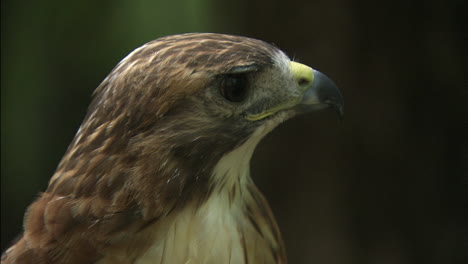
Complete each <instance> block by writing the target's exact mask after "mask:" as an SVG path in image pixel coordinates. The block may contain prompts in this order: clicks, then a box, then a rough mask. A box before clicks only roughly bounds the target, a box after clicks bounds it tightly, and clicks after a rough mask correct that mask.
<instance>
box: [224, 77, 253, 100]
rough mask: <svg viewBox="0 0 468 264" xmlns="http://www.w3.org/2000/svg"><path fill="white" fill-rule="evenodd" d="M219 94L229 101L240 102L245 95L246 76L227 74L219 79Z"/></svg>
mask: <svg viewBox="0 0 468 264" xmlns="http://www.w3.org/2000/svg"><path fill="white" fill-rule="evenodd" d="M220 92H221V95H222V96H223V97H224V98H225V99H226V100H228V101H230V102H235V103H239V102H242V101H243V100H244V99H245V97H246V95H247V76H246V75H245V74H228V75H225V76H224V78H223V79H222V80H221V86H220Z"/></svg>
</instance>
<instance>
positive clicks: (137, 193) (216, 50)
mask: <svg viewBox="0 0 468 264" xmlns="http://www.w3.org/2000/svg"><path fill="white" fill-rule="evenodd" d="M342 105H343V101H342V97H341V95H340V92H339V91H338V89H337V88H336V87H335V85H334V84H333V82H332V81H330V80H329V79H328V78H327V77H326V76H325V75H323V74H321V73H320V72H318V71H315V70H313V69H311V68H310V67H308V66H305V65H303V64H299V63H296V62H292V61H291V60H290V59H289V58H288V57H287V56H286V55H285V54H284V53H283V52H281V51H280V50H279V49H278V48H276V47H275V46H273V45H270V44H267V43H265V42H262V41H259V40H255V39H250V38H245V37H239V36H229V35H221V34H183V35H175V36H169V37H164V38H160V39H157V40H155V41H152V42H149V43H148V44H145V45H143V46H142V47H140V48H138V49H136V50H135V51H133V52H132V53H130V55H128V56H127V57H126V58H124V59H123V60H122V61H121V62H120V63H119V64H118V65H117V66H116V67H115V68H114V69H113V70H112V72H111V73H110V74H109V76H107V78H106V79H105V80H104V81H103V82H102V84H101V85H100V86H99V87H98V88H97V89H96V91H95V93H94V98H93V101H92V103H91V105H90V107H89V111H88V114H87V116H86V117H85V120H84V121H83V124H82V125H81V127H80V129H79V130H78V132H77V134H76V136H75V138H74V139H73V141H72V143H71V144H70V147H69V148H68V150H67V152H66V153H65V155H64V157H63V159H62V161H61V162H60V164H59V166H58V168H57V171H56V172H55V174H54V175H53V177H52V178H51V180H50V182H49V186H48V188H47V190H46V191H45V192H44V193H42V194H41V195H40V197H39V198H38V199H37V200H36V201H35V202H34V203H33V204H32V205H31V206H30V207H29V209H28V210H27V212H26V214H25V218H24V234H23V236H22V238H21V239H20V240H19V241H18V242H17V243H16V244H14V245H13V246H12V247H11V248H10V249H8V250H7V251H6V252H5V253H4V256H3V258H2V262H3V263H39V264H40V263H80V264H82V263H101V264H107V263H114V264H119V263H135V264H145V263H155V264H174V263H176V264H177V263H181V264H182V263H183V264H188V263H191V264H192V263H216V264H218V263H250V264H252V263H286V254H285V249H284V245H283V242H282V239H281V234H280V232H279V230H278V227H277V225H276V222H275V220H274V218H273V215H272V213H271V211H270V208H269V206H268V203H267V202H266V200H265V198H264V197H263V196H262V194H261V193H260V192H259V190H258V189H257V187H256V186H255V184H254V183H253V182H252V179H251V178H250V173H249V162H250V158H251V156H252V153H253V151H254V149H255V147H256V145H257V144H258V142H259V141H260V140H261V139H262V137H263V136H265V134H267V133H268V132H270V131H271V130H272V129H273V128H275V127H276V126H277V125H278V124H279V123H281V122H283V121H285V120H287V119H288V118H291V117H293V116H295V115H296V114H298V113H302V112H306V111H309V110H315V109H322V108H327V107H334V108H335V109H337V110H338V112H340V113H342Z"/></svg>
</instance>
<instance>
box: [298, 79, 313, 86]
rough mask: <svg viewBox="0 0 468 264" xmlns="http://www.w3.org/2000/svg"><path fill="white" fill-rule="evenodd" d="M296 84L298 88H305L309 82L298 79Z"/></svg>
mask: <svg viewBox="0 0 468 264" xmlns="http://www.w3.org/2000/svg"><path fill="white" fill-rule="evenodd" d="M297 83H298V84H299V86H306V85H309V84H310V82H309V80H307V79H304V78H301V79H299V81H297Z"/></svg>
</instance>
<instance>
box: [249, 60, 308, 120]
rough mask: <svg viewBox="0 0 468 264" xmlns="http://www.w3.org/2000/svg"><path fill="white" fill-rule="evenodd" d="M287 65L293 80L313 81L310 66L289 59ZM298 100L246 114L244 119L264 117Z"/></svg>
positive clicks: (294, 103) (289, 106) (288, 106)
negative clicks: (260, 111)
mask: <svg viewBox="0 0 468 264" xmlns="http://www.w3.org/2000/svg"><path fill="white" fill-rule="evenodd" d="M289 67H290V69H291V73H292V74H293V78H294V80H296V81H297V82H301V80H304V81H306V82H307V83H309V84H311V83H312V82H313V81H314V70H312V68H310V67H309V66H307V65H304V64H301V63H297V62H294V61H291V62H289ZM300 88H303V89H304V90H305V89H307V86H304V87H300ZM299 101H300V99H297V100H293V101H289V102H285V103H283V104H281V105H278V106H276V107H273V108H270V109H268V110H266V111H264V112H262V113H258V114H251V115H248V116H247V117H246V119H247V120H250V121H257V120H261V119H264V118H266V117H268V116H270V115H272V114H275V113H276V112H279V111H281V110H284V109H288V108H291V107H293V106H295V105H296V104H297V103H299Z"/></svg>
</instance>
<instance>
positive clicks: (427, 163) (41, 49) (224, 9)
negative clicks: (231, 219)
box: [1, 0, 468, 264]
mask: <svg viewBox="0 0 468 264" xmlns="http://www.w3.org/2000/svg"><path fill="white" fill-rule="evenodd" d="M467 3H468V1H465V0H458V1H456V0H452V1H431V0H428V1H405V0H394V1H353V0H348V1H346V0H329V1H311V0H309V1H306V0H303V1H300V0H289V1H272V0H242V1H225V2H221V1H215V0H181V1H180V0H179V1H176V0H173V1H163V0H161V1H150V0H133V1H123V0H112V1H111V0H101V1H95V0H82V1H68V2H63V1H58V0H43V1H32V0H24V1H13V0H8V1H7V0H2V2H1V22H2V23H1V87H2V92H1V95H2V97H1V107H2V108H1V109H2V110H1V154H2V156H1V247H2V251H3V250H4V249H5V247H7V246H8V244H9V243H10V241H11V240H12V239H13V238H14V237H15V236H16V235H17V234H19V233H20V231H21V223H22V217H23V213H24V211H25V208H26V207H27V205H28V204H29V203H30V202H31V201H32V200H33V199H34V198H35V197H36V196H37V194H38V192H40V191H42V190H44V189H45V188H46V186H47V181H48V179H49V177H50V176H51V175H52V174H53V172H54V170H55V167H56V166H57V164H58V162H59V160H60V159H61V157H62V155H63V153H64V152H65V149H66V148H67V146H68V144H69V142H70V141H71V140H72V138H73V136H74V134H75V132H76V130H77V128H78V127H79V125H80V123H81V120H82V119H83V117H84V115H85V113H86V108H87V105H88V104H89V102H90V96H91V93H92V91H93V90H94V88H95V87H97V86H98V85H99V83H100V82H101V80H103V79H104V78H105V77H106V75H107V74H108V73H109V72H110V70H111V69H112V68H113V67H114V66H115V65H116V64H117V63H118V62H119V60H120V59H122V58H123V57H124V56H126V54H128V53H129V52H131V51H132V50H133V49H135V48H136V47H138V46H140V45H141V44H143V43H145V42H147V41H150V40H152V39H155V38H158V37H161V36H164V35H169V34H176V33H183V32H222V33H230V34H237V35H245V36H250V37H254V38H259V39H263V40H265V41H267V42H271V43H274V44H275V45H277V46H278V47H280V48H281V49H283V50H284V51H286V52H287V53H288V54H289V55H290V56H291V57H293V58H295V59H296V60H298V61H300V62H303V63H306V64H308V65H310V66H313V67H314V68H316V69H319V70H320V71H322V72H324V73H326V74H327V75H328V76H330V77H331V78H332V79H334V80H335V82H336V83H337V84H338V86H339V87H341V89H342V91H343V93H344V97H345V119H344V122H342V123H339V122H338V121H337V118H336V116H335V115H334V114H333V113H331V112H321V113H314V114H311V115H308V116H301V117H298V118H296V119H294V120H291V121H288V122H287V123H286V124H285V125H282V126H281V127H279V128H278V129H276V130H275V131H274V132H273V133H271V134H270V135H268V136H267V137H266V138H265V140H263V142H262V143H261V144H260V146H259V147H258V149H257V151H256V154H255V156H254V158H253V161H252V175H253V178H254V180H255V181H256V182H257V183H258V185H259V187H260V189H262V190H263V191H264V192H265V194H266V196H267V198H268V200H269V201H270V202H271V205H272V207H273V211H274V213H275V215H276V216H277V219H278V222H279V225H280V228H281V230H282V232H283V235H284V239H285V241H286V245H287V251H288V256H289V260H290V262H291V263H327V264H330V263H331V264H335V263H336V264H347V263H405V264H406V263H425V264H430V263H438V264H439V263H440V264H446V263H468V217H467V213H468V176H467V175H468V141H467V138H468V59H467V58H468V41H467V36H468V32H467V27H466V24H467V23H468V5H467Z"/></svg>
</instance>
